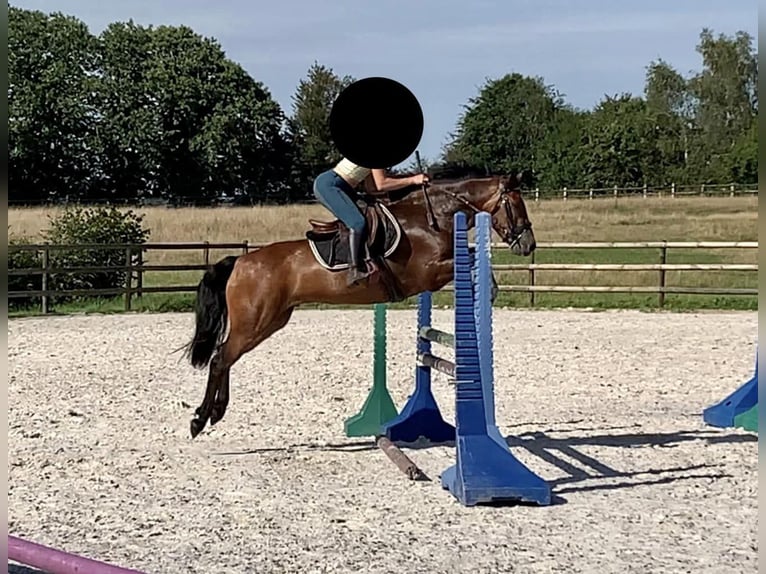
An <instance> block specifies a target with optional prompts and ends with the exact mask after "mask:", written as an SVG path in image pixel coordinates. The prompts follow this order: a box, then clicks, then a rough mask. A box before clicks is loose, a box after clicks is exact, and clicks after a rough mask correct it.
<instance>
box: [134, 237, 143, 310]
mask: <svg viewBox="0 0 766 574" xmlns="http://www.w3.org/2000/svg"><path fill="white" fill-rule="evenodd" d="M136 263H137V264H138V269H137V270H136V297H137V298H139V299H140V298H141V296H142V295H143V288H144V270H143V269H142V267H143V266H144V250H143V248H142V249H139V250H138V253H137V254H136Z"/></svg>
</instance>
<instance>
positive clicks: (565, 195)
mask: <svg viewBox="0 0 766 574" xmlns="http://www.w3.org/2000/svg"><path fill="white" fill-rule="evenodd" d="M566 200H567V188H566V187H565V188H564V201H566Z"/></svg>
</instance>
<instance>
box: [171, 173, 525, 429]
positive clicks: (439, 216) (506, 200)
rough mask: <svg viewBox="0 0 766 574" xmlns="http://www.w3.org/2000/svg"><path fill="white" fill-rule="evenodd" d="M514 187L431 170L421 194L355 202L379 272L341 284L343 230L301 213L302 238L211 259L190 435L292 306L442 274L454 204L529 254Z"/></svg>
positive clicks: (202, 286) (448, 264)
mask: <svg viewBox="0 0 766 574" xmlns="http://www.w3.org/2000/svg"><path fill="white" fill-rule="evenodd" d="M520 187H521V174H519V175H493V176H483V177H466V178H459V179H449V180H444V181H440V180H439V179H434V180H432V181H431V182H430V184H429V185H428V189H427V195H426V191H425V190H422V189H421V187H420V186H416V187H410V188H407V189H404V190H402V191H401V192H399V195H401V197H398V198H393V199H391V200H389V201H386V200H373V201H372V202H371V204H370V205H369V206H368V207H367V208H366V209H364V212H365V216H366V218H367V222H368V228H369V231H368V234H367V235H368V238H367V240H366V247H367V250H368V254H369V255H370V256H372V257H375V259H376V261H377V265H378V267H379V273H377V274H375V275H373V277H378V278H379V279H378V280H365V282H363V283H359V284H356V285H351V286H348V285H347V284H346V277H345V275H346V274H345V273H344V272H342V271H341V269H345V268H347V264H348V257H347V255H348V248H347V247H344V246H347V242H346V240H345V236H344V234H347V232H348V230H347V229H346V227H345V226H344V225H343V224H342V223H340V222H338V221H337V220H336V221H334V222H323V221H316V220H309V222H310V224H311V226H312V229H311V230H310V231H308V232H307V233H306V235H307V237H306V238H305V239H296V240H289V241H280V242H275V243H271V244H268V245H266V246H263V247H261V248H260V249H258V250H256V251H252V252H250V253H247V254H245V255H239V256H233V255H232V256H228V257H225V258H223V259H221V260H220V261H218V262H217V263H215V264H214V265H213V266H212V267H211V268H209V269H208V270H207V271H206V272H205V274H204V275H203V277H202V279H201V280H200V282H199V285H198V288H197V298H196V303H195V316H196V326H195V333H194V337H193V338H192V340H191V341H190V342H189V343H188V344H187V345H186V357H187V358H188V360H189V361H190V362H191V364H192V365H193V366H194V367H195V368H198V369H202V368H204V367H205V366H208V365H209V373H208V379H207V387H206V390H205V394H204V398H203V400H202V403H201V404H200V406H199V407H198V408H197V409H196V411H195V415H196V416H195V417H194V418H193V419H192V421H191V425H190V428H191V436H192V438H195V437H196V436H197V435H198V434H199V433H200V432H201V431H202V429H203V428H204V427H205V425H206V423H208V422H209V423H210V425H211V426H212V425H214V424H216V423H217V422H218V421H220V420H221V419H222V418H223V416H224V413H225V412H226V408H227V406H228V403H229V371H230V369H231V367H232V366H233V365H234V364H235V363H236V362H237V361H238V360H239V359H240V357H242V355H244V354H245V353H247V352H249V351H251V350H253V349H254V348H255V347H257V346H258V345H259V344H261V343H263V341H265V340H266V339H268V338H269V337H270V336H272V335H273V334H274V333H276V332H277V331H279V330H280V329H282V328H283V327H284V326H285V325H287V323H288V321H289V320H290V317H291V315H292V313H293V310H294V309H295V308H296V307H298V306H299V305H301V304H306V303H324V304H344V305H345V304H351V305H355V304H360V305H364V304H373V303H384V302H389V301H399V300H403V299H406V298H408V297H412V296H415V295H418V294H419V293H421V292H423V291H432V292H433V291H438V290H439V289H441V288H442V287H444V286H445V285H447V284H448V283H449V282H450V281H452V278H453V277H452V275H453V261H452V257H453V237H452V235H453V229H452V227H453V216H454V215H455V213H457V212H458V211H462V212H464V213H465V214H466V221H467V223H468V228H469V229H471V228H472V227H473V226H474V225H475V215H476V213H478V212H488V213H490V214H492V227H493V229H494V230H495V232H496V233H497V234H498V235H499V236H500V238H501V239H502V240H503V242H505V243H506V244H507V245H508V246H509V248H510V249H511V251H512V252H513V253H514V254H515V255H519V256H527V255H529V254H531V253H532V251H533V250H534V249H535V246H536V245H535V237H534V234H533V232H532V223H531V221H530V220H529V216H528V214H527V210H526V205H525V204H524V200H523V198H522V194H521V191H520ZM417 190H421V191H423V192H422V193H415V192H416V191H417ZM395 193H396V192H395ZM434 220H435V225H434ZM227 327H228V329H227Z"/></svg>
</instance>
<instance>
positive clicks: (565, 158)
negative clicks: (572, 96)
mask: <svg viewBox="0 0 766 574" xmlns="http://www.w3.org/2000/svg"><path fill="white" fill-rule="evenodd" d="M589 115H590V114H589V113H588V112H584V111H580V110H573V109H571V108H569V107H563V108H559V109H557V110H556V112H555V114H554V117H553V122H552V124H551V126H550V129H549V130H548V131H547V132H546V133H545V135H544V136H543V137H542V139H541V140H540V141H539V142H538V148H537V158H536V165H535V170H536V172H537V177H536V183H537V185H538V186H539V187H541V188H546V189H560V188H562V187H570V188H581V187H584V185H585V183H586V180H587V175H586V174H587V156H586V155H585V153H584V151H583V144H584V143H585V141H586V129H587V125H588V124H587V122H588V119H589Z"/></svg>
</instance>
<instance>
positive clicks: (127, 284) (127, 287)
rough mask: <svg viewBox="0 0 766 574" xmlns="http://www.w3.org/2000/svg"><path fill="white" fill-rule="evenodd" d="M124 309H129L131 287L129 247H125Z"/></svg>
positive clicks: (131, 263)
mask: <svg viewBox="0 0 766 574" xmlns="http://www.w3.org/2000/svg"><path fill="white" fill-rule="evenodd" d="M125 267H127V269H126V270H125V310H126V311H130V298H131V289H132V287H133V254H132V250H131V248H130V247H126V248H125Z"/></svg>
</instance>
